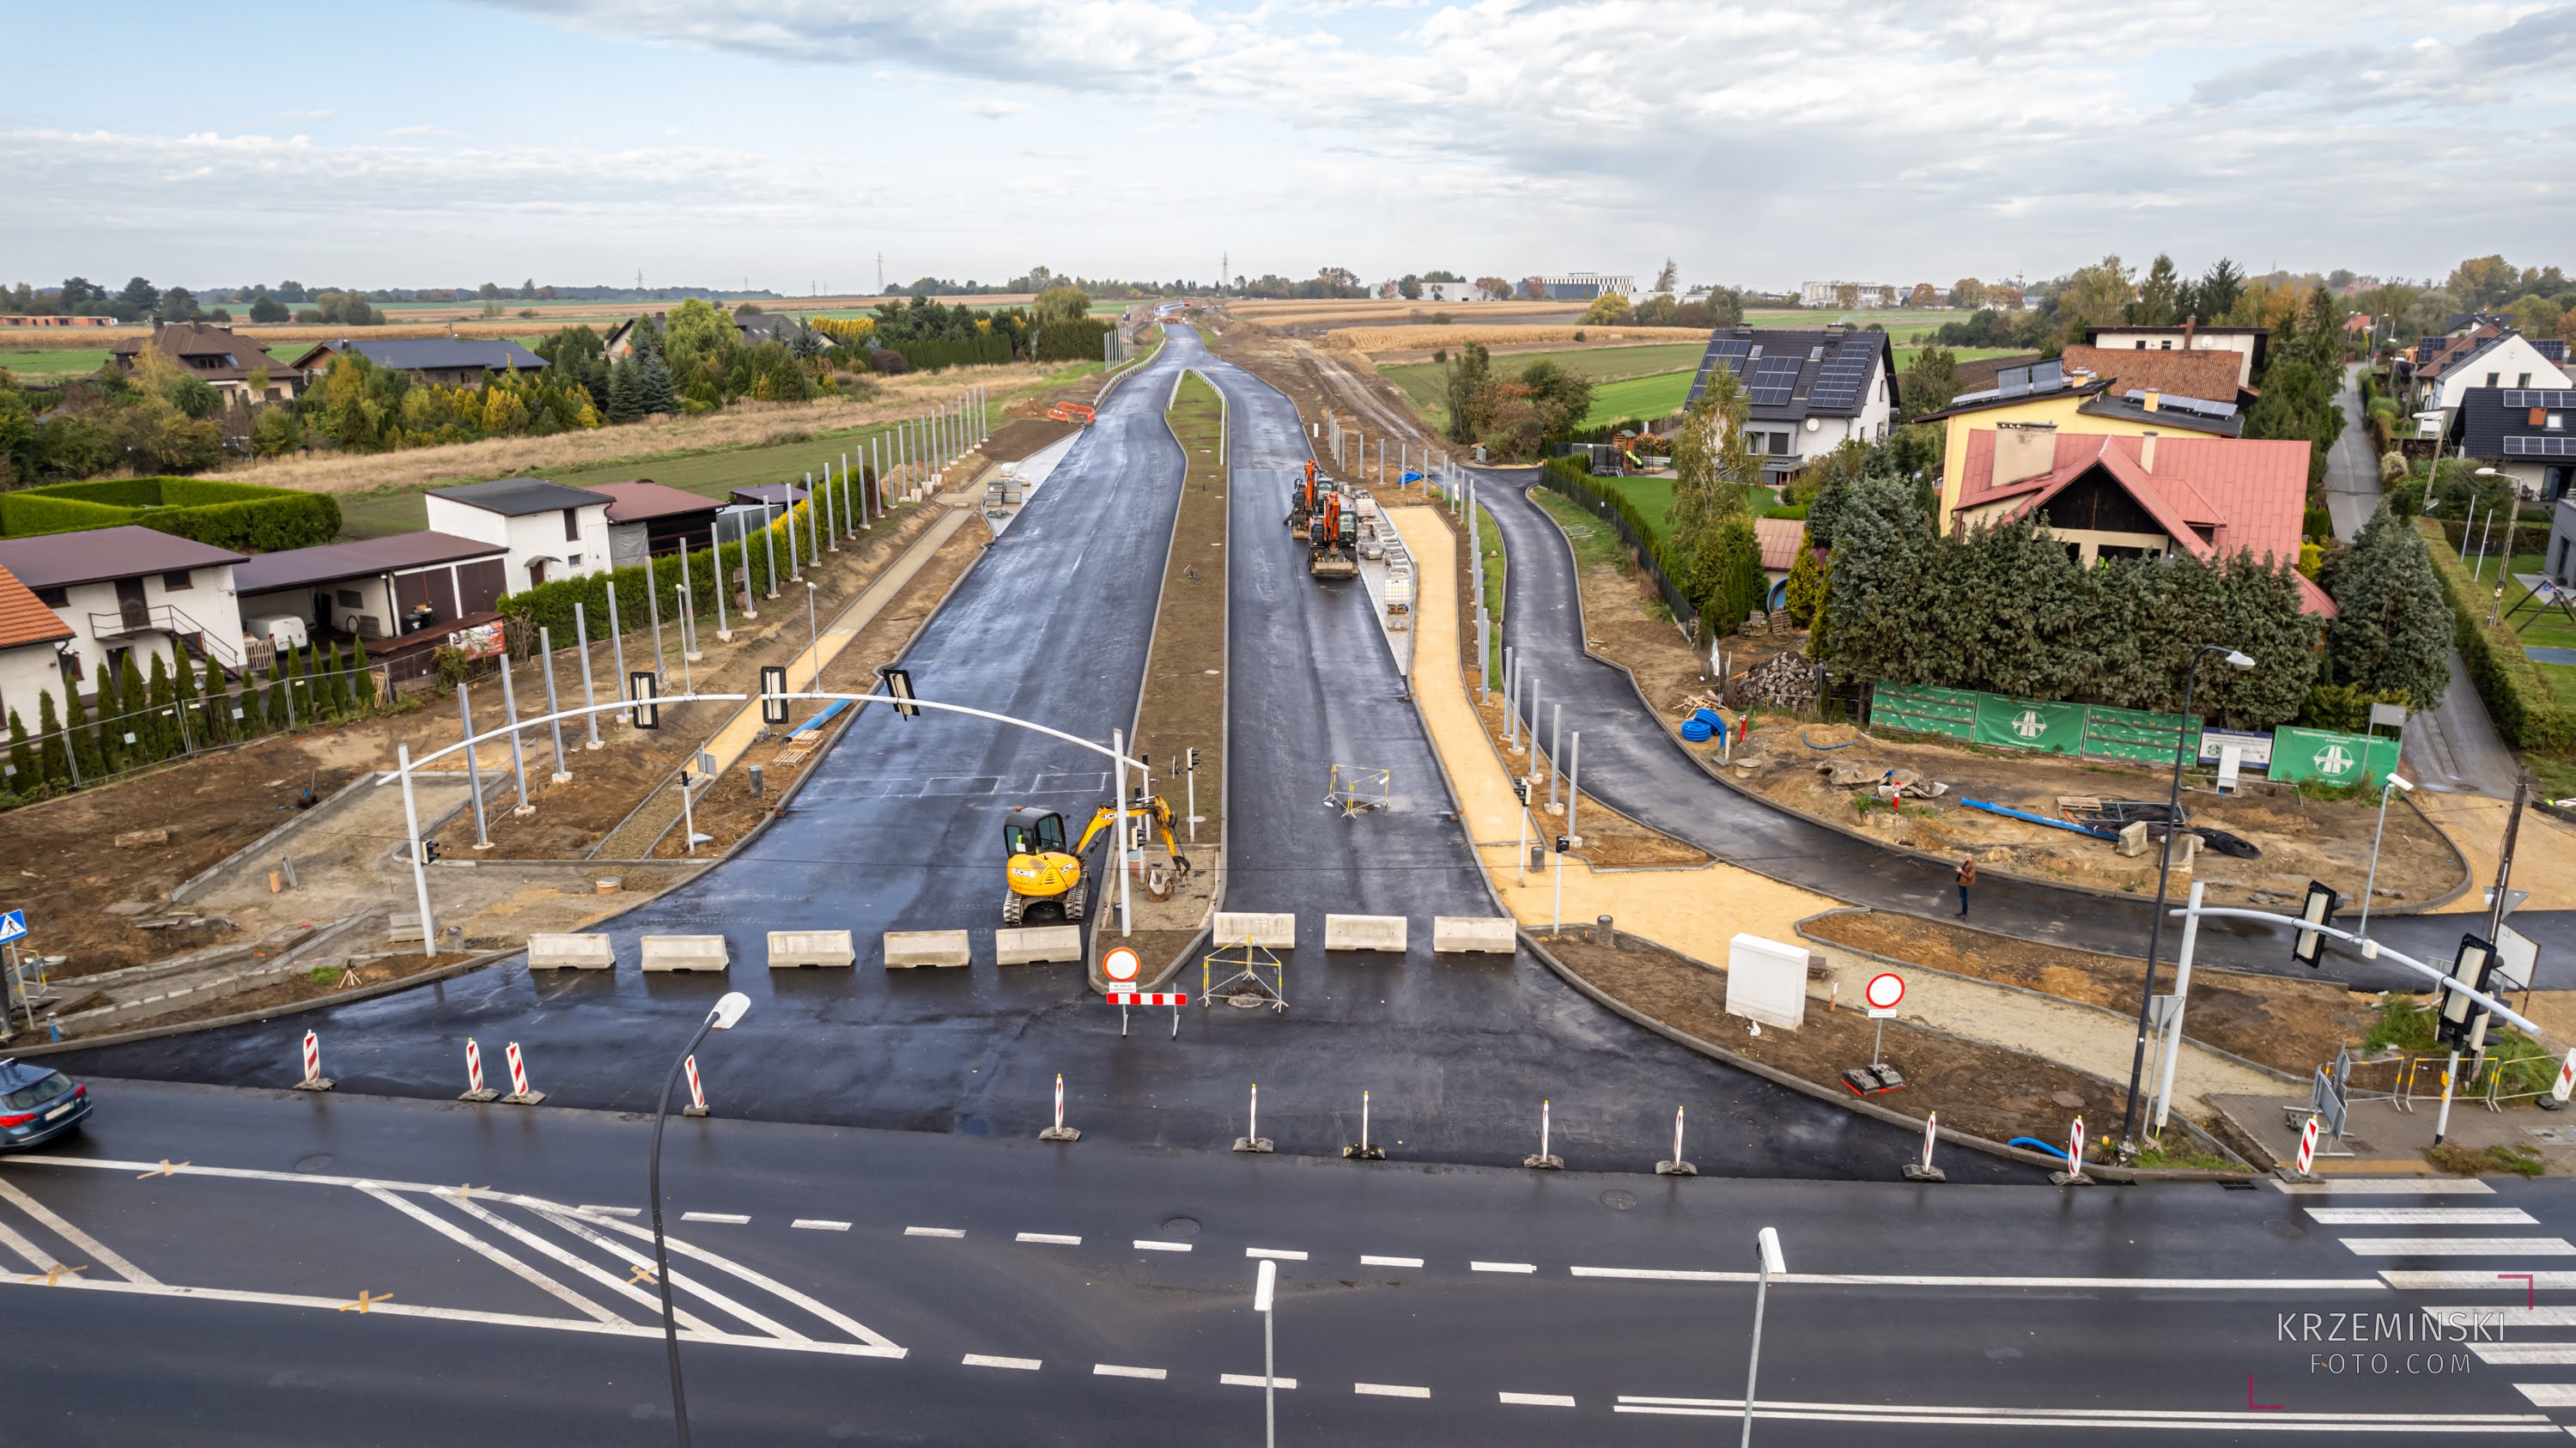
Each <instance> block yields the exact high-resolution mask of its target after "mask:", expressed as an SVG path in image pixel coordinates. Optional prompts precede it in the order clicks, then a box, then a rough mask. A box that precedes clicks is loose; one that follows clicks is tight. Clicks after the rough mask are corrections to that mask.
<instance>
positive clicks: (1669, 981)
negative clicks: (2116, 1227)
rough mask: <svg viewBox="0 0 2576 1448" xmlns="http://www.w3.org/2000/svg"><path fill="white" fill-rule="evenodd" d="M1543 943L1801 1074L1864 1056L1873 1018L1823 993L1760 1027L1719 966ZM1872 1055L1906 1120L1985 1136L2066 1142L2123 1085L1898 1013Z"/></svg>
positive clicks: (1820, 1073) (1888, 1102)
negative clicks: (1780, 1022)
mask: <svg viewBox="0 0 2576 1448" xmlns="http://www.w3.org/2000/svg"><path fill="white" fill-rule="evenodd" d="M1547 948H1548V952H1549V953H1550V954H1552V955H1554V956H1555V957H1556V958H1557V959H1558V960H1560V961H1563V962H1564V963H1565V966H1566V968H1567V969H1569V970H1571V971H1573V972H1574V973H1575V974H1577V975H1579V976H1581V977H1582V978H1583V979H1584V980H1585V981H1587V982H1589V983H1590V984H1591V985H1592V987H1593V988H1594V989H1596V990H1598V991H1600V992H1601V993H1602V994H1604V995H1607V996H1609V997H1610V998H1611V999H1613V1000H1616V1001H1618V1002H1620V1003H1621V1004H1623V1005H1625V1006H1627V1007H1629V1008H1630V1009H1632V1010H1635V1011H1639V1012H1642V1013H1643V1014H1645V1015H1648V1016H1652V1017H1653V1018H1655V1019H1656V1020H1659V1021H1662V1022H1663V1023H1664V1024H1666V1025H1668V1026H1671V1027H1673V1028H1674V1029H1675V1030H1679V1031H1683V1032H1686V1033H1688V1034H1690V1035H1693V1036H1696V1037H1698V1038H1699V1039H1700V1040H1703V1041H1706V1042H1708V1043H1709V1044H1710V1045H1713V1046H1723V1047H1725V1048H1726V1049H1727V1050H1730V1051H1733V1052H1735V1053H1736V1054H1738V1055H1741V1056H1745V1057H1749V1058H1751V1059H1752V1060H1756V1061H1759V1062H1761V1063H1762V1064H1763V1065H1765V1066H1770V1067H1773V1068H1775V1069H1777V1070H1781V1071H1786V1072H1788V1073H1790V1074H1791V1075H1794V1076H1797V1077H1799V1078H1801V1079H1803V1080H1807V1081H1812V1082H1814V1083H1816V1084H1818V1085H1821V1086H1826V1087H1829V1088H1832V1089H1834V1090H1837V1091H1848V1089H1849V1088H1847V1087H1845V1086H1843V1085H1842V1083H1841V1077H1842V1073H1843V1072H1844V1071H1845V1070H1847V1069H1849V1068H1851V1067H1854V1066H1866V1065H1868V1064H1869V1058H1870V1042H1871V1038H1872V1035H1873V1034H1874V1032H1873V1028H1874V1027H1875V1026H1876V1025H1877V1024H1878V1023H1877V1022H1875V1021H1872V1020H1870V1019H1869V1018H1868V1017H1867V1016H1866V1015H1865V1014H1864V1013H1863V1012H1861V1011H1857V1010H1850V1011H1837V1010H1827V1009H1826V1008H1825V1004H1824V1002H1822V1001H1817V1000H1810V1001H1808V1002H1807V1023H1806V1024H1805V1025H1804V1026H1802V1027H1800V1028H1798V1029H1797V1030H1794V1031H1791V1030H1781V1029H1779V1028H1776V1027H1770V1026H1766V1027H1764V1028H1763V1029H1762V1034H1760V1035H1758V1036H1757V1035H1754V1034H1753V1033H1752V1031H1751V1030H1750V1029H1749V1026H1750V1025H1751V1023H1750V1022H1748V1021H1746V1020H1745V1019H1744V1018H1742V1017H1741V1016H1729V1015H1728V1014H1726V971H1725V970H1724V969H1722V968H1718V967H1713V966H1706V965H1702V964H1700V963H1699V962H1697V961H1694V960H1691V959H1690V958H1688V957H1686V956H1682V955H1677V954H1675V953H1673V952H1672V951H1669V950H1665V949H1663V948H1661V947H1660V946H1655V945H1650V944H1647V943H1646V942H1644V941H1640V940H1635V939H1630V938H1626V937H1622V938H1621V939H1620V941H1619V943H1618V945H1616V946H1602V945H1596V944H1594V943H1592V942H1591V941H1590V940H1588V939H1584V938H1582V937H1581V936H1580V935H1579V934H1572V933H1569V934H1565V935H1560V936H1558V937H1556V938H1553V939H1551V940H1549V941H1547ZM1880 1059H1882V1060H1884V1061H1886V1062H1887V1063H1888V1064H1890V1065H1893V1066H1895V1067H1896V1068H1897V1069H1898V1070H1899V1071H1901V1072H1902V1073H1904V1076H1905V1081H1906V1089H1904V1090H1902V1091H1897V1092H1892V1093H1887V1094H1883V1095H1880V1096H1876V1097H1873V1098H1872V1099H1873V1100H1875V1101H1877V1102H1878V1104H1880V1105H1882V1106H1885V1107H1887V1108H1889V1109H1890V1110H1894V1111H1901V1112H1904V1113H1905V1114H1906V1115H1908V1116H1914V1117H1920V1116H1922V1115H1923V1114H1924V1113H1925V1112H1927V1111H1938V1112H1939V1113H1941V1123H1942V1125H1944V1126H1947V1127H1949V1128H1951V1129H1953V1130H1956V1131H1964V1132H1968V1133H1970V1134H1972V1135H1976V1136H1982V1137H1986V1138H1988V1139H1989V1140H1993V1141H2010V1140H2011V1139H2012V1138H2014V1137H2016V1136H2033V1137H2037V1138H2039V1139H2040V1140H2042V1141H2063V1140H2064V1139H2065V1138H2066V1129H2067V1124H2068V1123H2069V1122H2070V1121H2071V1120H2072V1119H2073V1118H2074V1117H2075V1116H2077V1115H2079V1114H2080V1115H2082V1116H2084V1117H2086V1118H2087V1119H2088V1120H2090V1121H2093V1122H2107V1121H2112V1120H2116V1119H2117V1117H2118V1114H2119V1110H2120V1104H2121V1094H2120V1089H2119V1088H2118V1087H2116V1086H2114V1085H2112V1084H2111V1083H2109V1082H2107V1081H2101V1080H2096V1079H2095V1078H2093V1077H2091V1076H2088V1075H2085V1074H2084V1073H2083V1072H2080V1071H2074V1070H2070V1069H2068V1068H2067V1067H2064V1066H2060V1065H2057V1064H2056V1063H2054V1062H2051V1061H2046V1060H2043V1059H2041V1058H2040V1057H2037V1056H2027V1055H2023V1054H2021V1053H2020V1052H2017V1051H2007V1050H2003V1049H2002V1048H2000V1047H1995V1046H1988V1045H1983V1044H1980V1043H1977V1042H1973V1041H1965V1040H1961V1039H1959V1038H1957V1037H1954V1036H1947V1035H1940V1034H1936V1033H1934V1032H1931V1031H1926V1030H1922V1029H1920V1028H1918V1027H1915V1026H1912V1025H1909V1024H1908V1023H1907V1022H1906V1021H1905V1019H1904V1018H1903V1017H1901V1016H1900V1017H1898V1018H1897V1019H1895V1020H1891V1021H1889V1022H1888V1023H1887V1035H1886V1042H1885V1046H1884V1051H1883V1054H1882V1055H1881V1057H1880Z"/></svg>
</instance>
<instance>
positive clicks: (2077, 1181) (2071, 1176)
mask: <svg viewBox="0 0 2576 1448" xmlns="http://www.w3.org/2000/svg"><path fill="white" fill-rule="evenodd" d="M2048 1184H2049V1185H2050V1186H2053V1187H2089V1186H2091V1185H2093V1179H2092V1178H2091V1177H2089V1176H2077V1175H2076V1174H2075V1173H2073V1172H2071V1171H2053V1172H2050V1173H2049V1174H2048Z"/></svg>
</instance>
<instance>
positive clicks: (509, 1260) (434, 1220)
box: [358, 1187, 626, 1325]
mask: <svg viewBox="0 0 2576 1448" xmlns="http://www.w3.org/2000/svg"><path fill="white" fill-rule="evenodd" d="M358 1190H359V1191H360V1192H361V1193H364V1194H365V1195H367V1196H370V1197H373V1198H375V1199H376V1200H377V1201H380V1202H382V1203H384V1204H385V1205H386V1206H389V1207H391V1208H393V1209H394V1210H395V1211H397V1212H400V1213H402V1214H403V1215H404V1216H406V1217H409V1218H411V1219H412V1220H413V1221H415V1222H418V1223H420V1224H421V1225H422V1226H424V1227H427V1228H429V1229H430V1230H431V1231H433V1232H436V1233H437V1234H439V1235H440V1236H442V1237H445V1238H447V1239H448V1240H449V1241H451V1242H454V1243H456V1244H457V1245H459V1246H461V1247H465V1248H467V1249H469V1250H471V1251H473V1252H475V1253H476V1254H478V1255H480V1256H481V1257H483V1258H484V1259H485V1260H486V1261H489V1262H491V1263H492V1264H493V1265H495V1266H497V1267H499V1268H500V1269H501V1270H502V1271H504V1272H507V1273H509V1274H510V1275H511V1276H513V1277H516V1278H518V1279H520V1280H521V1281H523V1282H525V1283H527V1284H528V1285H529V1286H531V1287H534V1288H536V1289H537V1290H538V1291H539V1292H542V1293H544V1294H546V1295H547V1296H549V1297H552V1298H554V1299H555V1300H556V1301H558V1302H562V1303H565V1304H566V1305H568V1306H570V1307H571V1308H572V1309H573V1310H574V1311H576V1312H580V1313H583V1314H586V1315H587V1316H589V1317H590V1318H591V1319H592V1320H594V1321H597V1322H614V1323H618V1324H621V1325H622V1324H624V1323H625V1321H626V1319H625V1318H623V1317H620V1316H618V1315H617V1314H616V1313H614V1312H611V1311H609V1310H608V1309H607V1308H605V1307H602V1306H600V1305H599V1304H598V1303H596V1302H593V1301H591V1300H590V1299H589V1298H587V1297H584V1296H582V1295H581V1294H580V1293H578V1292H575V1291H573V1290H572V1289H571V1288H569V1287H566V1286H565V1285H563V1284H562V1283H560V1282H557V1281H556V1280H554V1279H553V1278H551V1277H548V1276H547V1275H546V1274H544V1273H543V1272H540V1271H538V1270H537V1269H536V1268H534V1267H531V1266H529V1265H528V1264H527V1263H525V1262H522V1261H520V1260H519V1259H518V1258H516V1257H513V1256H511V1255H510V1254H509V1253H507V1252H504V1251H502V1250H501V1249H500V1248H498V1247H495V1246H493V1245H492V1244H491V1243H489V1242H486V1241H484V1240H483V1239H482V1238H480V1237H477V1236H475V1235H474V1234H473V1233H472V1232H469V1231H466V1230H465V1229H464V1228H463V1227H460V1226H458V1225H456V1224H455V1223H454V1222H451V1221H448V1220H447V1219H446V1218H444V1217H438V1216H432V1215H431V1214H430V1212H429V1209H428V1208H426V1207H419V1206H414V1205H413V1204H412V1203H410V1202H407V1201H404V1200H403V1199H402V1198H401V1197H398V1196H396V1195H394V1194H393V1193H392V1192H389V1191H386V1190H385V1189H384V1188H382V1187H360V1188H358Z"/></svg>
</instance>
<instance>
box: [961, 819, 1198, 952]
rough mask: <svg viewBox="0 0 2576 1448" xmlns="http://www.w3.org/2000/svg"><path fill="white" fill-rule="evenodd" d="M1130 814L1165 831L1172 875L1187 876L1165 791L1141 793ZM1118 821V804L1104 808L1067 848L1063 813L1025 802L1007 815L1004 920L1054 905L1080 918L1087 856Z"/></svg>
mask: <svg viewBox="0 0 2576 1448" xmlns="http://www.w3.org/2000/svg"><path fill="white" fill-rule="evenodd" d="M1127 813H1128V815H1129V816H1130V817H1131V818H1134V819H1140V820H1144V821H1147V822H1148V823H1149V825H1150V826H1151V827H1152V828H1155V829H1159V830H1161V831H1162V833H1163V848H1164V849H1166V850H1169V851H1171V854H1172V873H1173V875H1174V876H1175V877H1176V878H1177V879H1181V880H1186V879H1188V878H1189V877H1190V857H1189V856H1187V855H1184V854H1182V853H1181V847H1180V844H1179V842H1178V841H1176V840H1174V839H1173V837H1172V806H1171V803H1170V802H1169V801H1167V800H1165V799H1164V798H1163V797H1162V796H1161V795H1138V796H1136V797H1135V798H1133V799H1130V800H1128V801H1127ZM1117 821H1118V806H1116V805H1115V804H1104V805H1102V806H1100V807H1099V808H1098V809H1095V810H1093V811H1092V812H1091V822H1090V823H1089V824H1087V825H1085V826H1083V830H1082V838H1081V840H1080V841H1078V842H1077V843H1075V844H1074V845H1072V846H1071V847H1070V848H1067V846H1066V844H1065V838H1066V836H1065V825H1064V816H1063V815H1060V814H1058V813H1056V812H1055V811H1054V810H1051V809H1041V808H1039V807H1037V806H1036V805H1021V806H1019V807H1018V808H1016V809H1013V810H1012V811H1011V812H1010V813H1009V814H1008V815H1005V816H1003V819H1002V845H1003V848H1004V850H1005V851H1007V852H1008V854H1009V856H1010V859H1009V863H1008V864H1007V865H1006V866H1005V867H1004V875H1005V878H1006V880H1007V883H1008V884H1009V887H1010V888H1009V889H1008V890H1007V891H1006V892H1005V893H1004V894H1003V896H1002V923H1003V924H1004V925H1006V926H1010V925H1017V924H1019V923H1020V922H1021V921H1022V920H1024V919H1026V918H1027V917H1028V912H1029V907H1030V906H1032V905H1053V906H1054V907H1055V908H1056V910H1057V912H1058V913H1059V914H1061V915H1062V916H1063V917H1064V918H1065V919H1066V920H1080V919H1081V918H1082V896H1083V879H1082V860H1083V857H1084V856H1085V855H1088V854H1089V853H1091V842H1092V841H1093V840H1095V839H1097V838H1099V837H1100V835H1101V833H1102V832H1103V831H1106V830H1108V829H1109V828H1110V827H1111V826H1113V825H1115V824H1116V823H1117Z"/></svg>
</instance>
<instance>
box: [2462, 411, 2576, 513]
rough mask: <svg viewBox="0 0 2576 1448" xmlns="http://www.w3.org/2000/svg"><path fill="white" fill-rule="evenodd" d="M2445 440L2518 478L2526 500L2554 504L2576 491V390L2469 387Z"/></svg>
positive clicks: (2470, 456) (2506, 474)
mask: <svg viewBox="0 0 2576 1448" xmlns="http://www.w3.org/2000/svg"><path fill="white" fill-rule="evenodd" d="M2445 441H2446V442H2447V443H2448V444H2449V446H2451V447H2453V448H2456V449H2457V450H2458V453H2457V455H2458V456H2460V457H2464V458H2475V459H2477V460H2478V461H2479V462H2482V463H2485V464H2486V465H2487V466H2489V467H2491V468H2494V469H2495V470H2496V471H2497V472H2500V473H2502V474H2504V475H2505V476H2506V477H2508V478H2511V479H2513V483H2514V486H2515V487H2516V488H2518V489H2520V490H2521V493H2522V495H2523V496H2524V497H2526V498H2531V499H2534V500H2536V501H2539V502H2543V503H2555V502H2557V501H2558V500H2559V499H2561V498H2563V497H2566V496H2567V495H2568V494H2569V493H2571V492H2576V486H2571V484H2576V390H2571V389H2568V388H2563V387H2560V388H2537V387H2535V388H2521V387H2471V388H2467V389H2465V390H2463V391H2462V392H2461V393H2460V405H2459V408H2458V410H2457V411H2455V412H2453V413H2452V414H2451V421H2450V431H2449V432H2448V433H2447V434H2446V435H2445Z"/></svg>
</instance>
